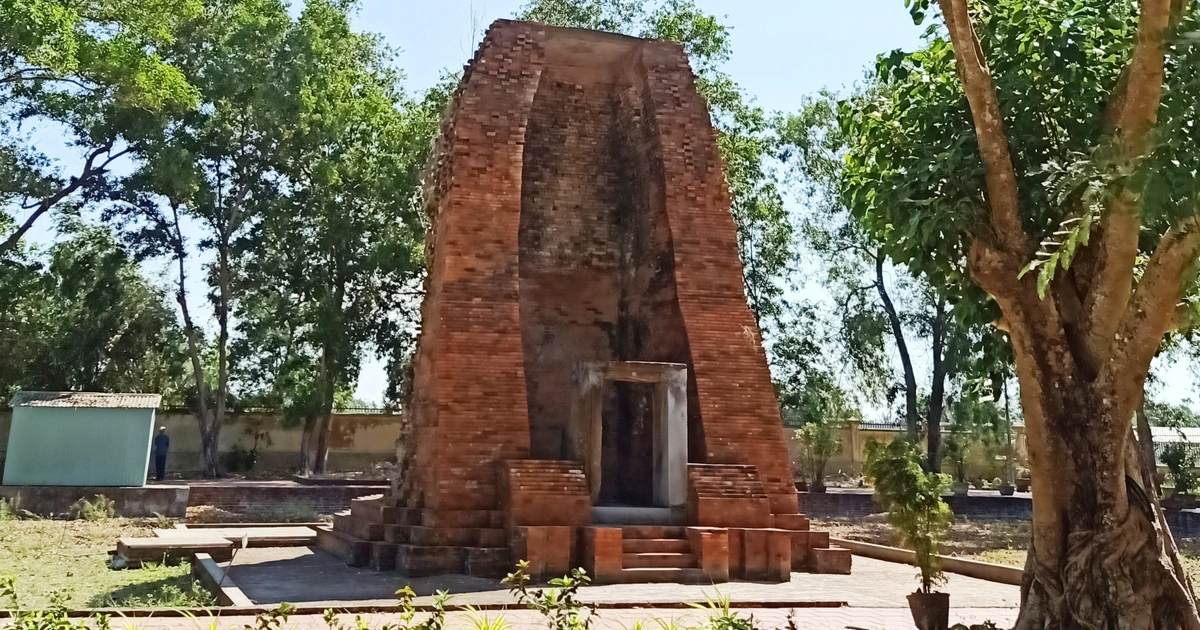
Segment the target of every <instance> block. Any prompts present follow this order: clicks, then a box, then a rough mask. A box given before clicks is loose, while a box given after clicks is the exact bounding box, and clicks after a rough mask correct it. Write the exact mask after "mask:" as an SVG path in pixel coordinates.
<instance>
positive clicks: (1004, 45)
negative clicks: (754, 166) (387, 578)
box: [839, 0, 1200, 321]
mask: <svg viewBox="0 0 1200 630" xmlns="http://www.w3.org/2000/svg"><path fill="white" fill-rule="evenodd" d="M928 4H929V3H928V2H924V3H921V2H918V3H914V4H913V5H912V6H914V7H917V6H919V5H926V6H927V5H928ZM921 11H923V9H918V10H917V11H916V13H917V14H918V15H920V14H921ZM1137 11H1138V5H1137V4H1136V3H1132V2H1122V3H1115V4H1114V3H1111V2H1105V1H1102V0H1083V1H1074V0H1072V1H1067V0H1052V1H1047V2H1036V3H1035V2H1028V1H1027V0H999V1H997V2H991V3H988V7H987V10H986V11H979V12H975V13H973V20H974V26H975V31H976V33H977V34H978V36H979V38H980V40H981V44H982V49H983V50H984V51H986V56H987V60H988V65H989V67H990V68H991V70H992V72H993V74H994V79H995V82H996V87H997V95H998V98H999V100H1000V109H1001V112H1002V114H1003V117H1004V120H1003V124H1004V128H1005V131H1006V133H1007V136H1008V138H1009V144H1010V149H1011V151H1012V156H1013V164H1014V166H1015V168H1016V171H1017V178H1018V182H1017V184H1018V189H1019V204H1020V208H1021V212H1022V222H1023V224H1024V227H1025V229H1026V230H1027V231H1028V232H1029V233H1031V234H1032V235H1033V236H1034V238H1036V239H1038V240H1039V241H1041V243H1042V245H1041V247H1040V248H1039V251H1038V254H1037V255H1036V256H1035V257H1034V259H1033V260H1032V261H1030V265H1029V267H1028V268H1027V271H1029V270H1033V269H1036V270H1037V271H1038V274H1039V276H1038V285H1039V288H1040V289H1041V291H1042V292H1044V291H1045V289H1046V287H1047V285H1048V283H1049V282H1050V279H1051V278H1052V277H1054V274H1055V273H1056V270H1057V271H1061V270H1062V269H1067V268H1069V267H1070V265H1071V263H1072V262H1073V261H1074V259H1075V256H1076V254H1077V252H1078V250H1079V249H1080V248H1082V247H1083V246H1084V245H1085V244H1086V243H1087V242H1088V238H1089V235H1090V233H1091V232H1092V230H1093V229H1094V228H1095V226H1096V219H1097V218H1098V217H1099V216H1100V214H1101V213H1102V212H1103V211H1105V210H1104V209H1105V208H1107V207H1108V205H1109V204H1108V203H1107V202H1108V200H1109V199H1111V198H1112V195H1113V193H1114V191H1115V190H1117V189H1118V187H1124V188H1127V189H1129V190H1130V191H1131V192H1133V193H1134V194H1135V196H1136V197H1137V200H1138V205H1139V211H1140V218H1141V222H1142V226H1143V233H1144V234H1145V235H1146V237H1147V238H1143V239H1141V247H1142V250H1143V252H1144V253H1148V252H1149V251H1150V249H1151V248H1153V247H1154V246H1155V245H1156V243H1157V238H1151V237H1152V236H1156V235H1161V234H1163V233H1164V232H1165V231H1166V229H1167V227H1168V226H1170V225H1172V224H1174V223H1175V222H1177V221H1178V219H1180V218H1181V217H1183V216H1188V215H1191V214H1195V212H1196V209H1197V208H1196V204H1197V200H1198V199H1200V195H1197V192H1198V191H1200V180H1197V178H1196V176H1195V173H1196V172H1197V165H1198V164H1200V151H1197V146H1200V144H1198V143H1197V142H1196V140H1197V138H1198V137H1200V135H1198V134H1200V126H1197V125H1196V124H1195V121H1196V114H1197V110H1196V103H1197V102H1200V80H1198V79H1197V77H1198V75H1197V70H1196V68H1197V67H1198V64H1197V63H1196V62H1197V60H1198V59H1200V48H1198V47H1196V46H1194V45H1192V36H1191V33H1193V32H1194V31H1195V29H1196V8H1195V5H1192V8H1191V9H1189V10H1188V12H1186V14H1185V15H1184V17H1183V20H1182V22H1181V24H1180V26H1179V29H1178V32H1179V33H1180V36H1179V37H1178V38H1177V39H1176V40H1175V41H1172V42H1171V43H1170V45H1169V49H1168V62H1167V73H1166V80H1165V90H1164V95H1163V100H1162V106H1161V107H1160V109H1159V114H1158V123H1157V127H1156V130H1155V133H1154V141H1153V142H1152V143H1151V146H1152V149H1151V151H1150V153H1149V155H1147V156H1144V157H1142V158H1139V159H1132V160H1131V159H1129V158H1128V157H1122V156H1117V155H1115V153H1116V152H1115V151H1113V150H1112V148H1111V147H1112V138H1111V137H1109V136H1108V135H1107V134H1106V131H1105V129H1106V127H1105V119H1106V111H1107V109H1108V107H1109V101H1110V95H1111V94H1112V92H1113V90H1114V87H1115V86H1116V85H1117V81H1118V77H1119V76H1120V74H1121V72H1122V70H1123V69H1124V68H1125V66H1126V64H1127V62H1128V58H1129V52H1130V50H1131V46H1132V43H1133V42H1134V41H1136V28H1137ZM839 121H840V123H841V125H842V128H843V132H844V133H845V135H846V136H847V137H850V138H854V142H853V144H852V146H851V147H850V150H849V152H848V154H847V159H846V173H845V175H844V177H843V179H842V181H841V184H840V186H839V191H840V193H841V195H842V198H843V200H844V201H845V204H846V205H847V207H849V208H850V209H851V211H852V213H853V214H854V215H855V216H856V217H858V218H859V219H860V221H861V223H862V225H863V226H864V229H866V230H867V231H868V232H870V233H871V234H872V235H874V236H875V237H876V238H877V239H878V240H879V241H881V242H883V243H886V244H887V253H888V255H889V257H891V258H892V259H893V260H894V261H896V262H899V263H903V264H906V265H908V266H909V268H910V269H912V270H913V271H914V272H916V273H919V274H923V275H927V276H929V277H932V278H944V279H945V280H946V281H949V282H952V283H961V284H963V285H965V286H964V296H965V297H966V298H967V299H966V300H965V305H966V306H964V307H963V308H969V309H970V310H971V311H972V314H971V315H972V317H973V318H974V319H977V320H981V321H992V320H994V319H996V315H997V307H996V305H995V303H994V302H991V301H989V300H988V299H987V298H986V297H985V296H984V295H982V293H981V291H980V290H979V289H977V288H975V287H973V286H970V285H969V284H968V283H966V277H965V260H966V253H967V247H968V245H969V243H970V241H971V239H972V238H973V237H974V236H975V235H977V234H979V233H980V231H981V228H982V225H983V224H984V214H985V208H986V197H985V193H984V189H985V187H984V184H983V167H982V164H981V162H980V158H979V153H978V147H977V142H976V138H975V132H974V125H973V123H972V119H971V116H970V114H969V112H968V109H967V104H966V99H965V97H964V94H963V92H962V88H961V84H960V82H959V80H958V77H957V76H956V72H955V68H954V57H953V51H952V49H951V46H950V44H949V42H948V41H947V40H946V39H945V35H944V32H943V31H941V30H931V31H930V32H929V35H928V36H927V38H926V40H925V43H924V45H923V46H922V47H921V48H920V49H919V50H915V51H911V52H903V51H894V52H892V53H891V54H888V55H883V56H880V58H879V59H878V62H877V64H876V69H875V75H874V77H873V83H872V90H871V91H869V92H868V93H865V94H863V95H860V96H856V97H853V98H850V99H847V100H846V101H843V102H842V103H841V104H840V107H839Z"/></svg>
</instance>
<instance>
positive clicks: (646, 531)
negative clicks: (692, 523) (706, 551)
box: [621, 525, 686, 540]
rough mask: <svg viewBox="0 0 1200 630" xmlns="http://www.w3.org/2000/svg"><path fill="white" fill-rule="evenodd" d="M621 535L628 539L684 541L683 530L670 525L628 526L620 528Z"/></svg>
mask: <svg viewBox="0 0 1200 630" xmlns="http://www.w3.org/2000/svg"><path fill="white" fill-rule="evenodd" d="M621 532H622V533H621V535H622V537H623V538H625V539H630V538H676V539H680V540H686V538H685V534H684V528H682V527H675V526H671V525H629V526H627V527H622V528H621Z"/></svg>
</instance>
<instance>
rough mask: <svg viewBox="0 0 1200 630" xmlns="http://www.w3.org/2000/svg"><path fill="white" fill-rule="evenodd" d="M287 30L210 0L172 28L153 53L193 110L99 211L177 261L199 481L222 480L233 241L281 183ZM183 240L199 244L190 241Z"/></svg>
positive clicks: (146, 251) (280, 14)
mask: <svg viewBox="0 0 1200 630" xmlns="http://www.w3.org/2000/svg"><path fill="white" fill-rule="evenodd" d="M290 23H291V20H290V18H289V17H288V15H287V12H286V9H285V7H284V6H283V5H282V4H281V3H279V2H277V1H274V0H217V1H214V2H210V3H208V4H206V5H205V7H204V10H203V12H201V13H200V14H198V15H196V16H195V17H193V18H192V19H189V20H187V21H186V22H185V23H183V24H182V25H181V26H180V27H179V29H178V30H177V32H176V37H175V39H174V40H173V41H172V42H171V43H170V45H169V46H167V47H164V49H163V50H162V55H163V57H164V59H166V60H167V61H169V62H171V63H172V64H173V65H174V67H177V68H179V69H180V71H181V72H183V74H184V76H185V77H186V78H187V80H188V81H189V82H190V83H191V84H192V85H194V86H195V87H196V89H197V90H198V92H199V101H200V106H199V107H198V108H196V109H194V110H188V111H186V112H182V113H180V114H178V115H176V116H173V117H171V118H169V119H168V120H167V121H166V123H165V124H162V125H160V126H159V127H158V128H157V133H156V135H155V136H153V137H148V138H147V139H146V140H144V141H143V142H142V143H140V144H139V145H138V147H136V149H137V150H136V151H135V155H136V157H137V158H138V160H139V166H138V168H137V170H136V171H135V173H134V174H133V175H131V176H130V178H129V181H128V182H127V183H126V184H125V185H124V186H123V187H122V189H121V190H119V191H117V192H115V193H113V196H114V198H115V199H117V200H118V201H119V202H120V203H119V204H118V205H116V206H114V207H112V208H110V209H109V210H108V212H107V214H108V216H110V217H121V218H122V219H123V220H124V221H126V222H127V223H128V227H129V228H130V229H129V234H130V240H131V241H132V243H133V245H134V246H135V248H136V250H137V251H138V253H139V255H140V256H142V257H148V256H167V257H169V258H170V259H171V260H172V261H173V262H174V263H175V264H176V267H177V275H176V282H175V283H176V291H175V298H176V302H177V303H178V304H179V312H180V316H181V318H182V320H183V327H184V333H185V334H186V336H187V341H188V354H189V357H190V360H191V366H192V378H193V381H194V383H195V392H194V399H193V400H194V401H195V410H196V418H197V421H198V422H199V425H200V438H201V450H202V455H201V460H202V461H201V468H202V471H203V474H204V475H205V476H206V477H215V476H218V475H219V474H220V457H219V450H218V445H219V438H220V431H221V426H222V424H223V423H224V421H225V415H226V410H227V408H228V406H229V404H230V401H231V396H230V364H231V358H230V356H229V349H230V333H231V322H230V315H231V312H232V311H233V309H234V307H235V298H236V296H235V293H234V281H235V276H236V273H237V268H238V265H239V263H240V260H239V258H240V255H241V253H242V251H241V249H240V247H239V245H240V240H241V239H242V238H244V237H245V235H246V232H247V231H248V229H249V226H251V225H253V224H254V223H255V221H256V220H257V219H258V217H259V216H260V215H261V213H262V212H263V209H264V208H265V207H266V206H267V205H268V204H270V203H273V202H274V200H275V199H276V198H277V197H278V195H279V187H280V185H281V183H280V181H279V177H278V173H277V169H276V166H275V161H276V158H277V149H278V145H279V143H280V139H281V136H282V135H284V134H285V133H286V128H285V127H283V126H281V120H282V115H281V111H280V110H281V101H280V95H279V92H278V83H279V78H280V76H281V73H282V70H281V67H282V65H281V64H285V63H286V62H287V58H286V54H287V51H286V49H285V48H284V47H283V36H284V35H285V33H286V32H287V28H288V26H289V24H290ZM189 232H192V233H198V234H199V235H200V236H199V238H193V239H192V240H191V241H189V238H188V233H189ZM193 247H197V248H198V250H199V252H203V253H205V254H209V255H211V257H212V259H213V260H212V262H211V263H210V264H208V266H207V273H206V277H205V281H206V284H207V285H208V287H209V292H208V299H209V300H210V302H211V303H212V307H213V311H214V316H215V317H214V318H215V320H216V333H215V335H214V337H215V338H214V339H213V340H212V341H211V352H212V355H213V357H212V361H211V362H210V361H208V360H207V358H206V357H207V353H208V349H207V348H206V344H205V339H204V334H203V332H202V331H201V329H200V327H199V325H198V324H197V322H196V320H195V316H194V314H193V305H192V304H191V303H190V296H189V289H188V285H187V281H188V277H187V268H188V265H187V261H188V258H189V257H190V256H192V255H194V254H193V249H192V248H193Z"/></svg>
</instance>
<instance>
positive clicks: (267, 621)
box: [244, 602, 296, 630]
mask: <svg viewBox="0 0 1200 630" xmlns="http://www.w3.org/2000/svg"><path fill="white" fill-rule="evenodd" d="M295 612H296V607H295V606H293V605H291V604H289V603H287V602H283V603H282V604H279V605H278V606H276V607H275V608H272V609H271V610H268V611H266V612H262V613H259V614H257V615H255V616H254V622H253V623H252V624H246V625H245V626H244V628H245V630H283V628H284V627H285V624H287V621H288V619H289V618H290V617H291V616H292V615H293V614H294V613H295Z"/></svg>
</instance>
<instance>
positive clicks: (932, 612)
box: [908, 591, 950, 630]
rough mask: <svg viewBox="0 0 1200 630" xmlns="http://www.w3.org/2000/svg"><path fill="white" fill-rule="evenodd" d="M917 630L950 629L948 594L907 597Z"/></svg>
mask: <svg viewBox="0 0 1200 630" xmlns="http://www.w3.org/2000/svg"><path fill="white" fill-rule="evenodd" d="M908 609H909V610H911V611H912V616H913V623H915V624H916V625H917V630H947V628H949V627H950V593H922V592H921V591H917V592H916V593H913V594H911V595H909V596H908Z"/></svg>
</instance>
